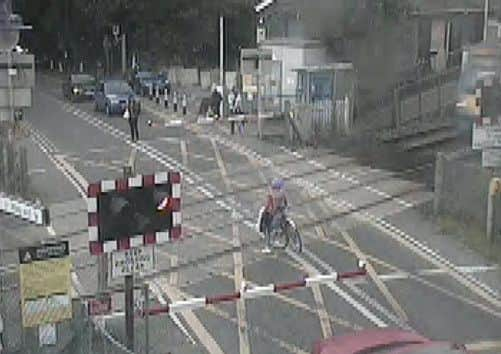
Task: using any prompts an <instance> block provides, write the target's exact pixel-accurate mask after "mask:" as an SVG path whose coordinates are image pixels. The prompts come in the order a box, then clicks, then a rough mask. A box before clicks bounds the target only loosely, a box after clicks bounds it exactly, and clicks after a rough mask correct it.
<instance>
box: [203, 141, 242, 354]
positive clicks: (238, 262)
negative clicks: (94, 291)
mask: <svg viewBox="0 0 501 354" xmlns="http://www.w3.org/2000/svg"><path fill="white" fill-rule="evenodd" d="M211 144H212V148H213V150H214V156H215V157H216V161H217V164H218V166H219V169H220V171H221V176H222V178H223V182H224V184H225V186H226V189H227V191H229V192H233V191H232V185H231V183H230V181H229V180H228V177H227V170H226V166H225V164H224V162H223V158H222V157H221V153H220V151H219V148H218V147H217V144H216V142H215V141H214V140H211ZM232 219H233V224H232V233H233V242H234V246H236V247H240V252H233V264H234V275H235V278H234V283H235V290H236V291H239V290H240V289H241V288H242V283H243V282H244V281H245V280H244V275H243V257H242V251H241V242H240V235H239V230H238V221H237V220H236V218H235V217H234V216H233V215H232ZM236 306H237V317H238V338H239V348H240V354H250V353H251V350H250V341H249V332H248V329H247V327H248V325H247V311H246V306H245V299H243V298H242V299H240V300H239V301H237V302H236Z"/></svg>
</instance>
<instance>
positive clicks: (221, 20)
mask: <svg viewBox="0 0 501 354" xmlns="http://www.w3.org/2000/svg"><path fill="white" fill-rule="evenodd" d="M224 52H225V51H224V17H223V16H221V17H220V18H219V84H220V85H221V90H222V92H221V94H222V96H223V101H222V107H219V108H220V110H221V112H220V117H221V118H223V119H224V103H225V101H226V100H225V86H226V85H225V80H224Z"/></svg>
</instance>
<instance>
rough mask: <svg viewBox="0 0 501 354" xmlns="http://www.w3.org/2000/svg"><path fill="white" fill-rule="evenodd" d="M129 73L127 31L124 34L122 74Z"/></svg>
mask: <svg viewBox="0 0 501 354" xmlns="http://www.w3.org/2000/svg"><path fill="white" fill-rule="evenodd" d="M126 74H127V41H126V36H125V33H124V34H122V75H124V77H125V75H126Z"/></svg>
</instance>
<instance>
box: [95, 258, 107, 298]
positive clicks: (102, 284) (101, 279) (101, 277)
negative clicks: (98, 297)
mask: <svg viewBox="0 0 501 354" xmlns="http://www.w3.org/2000/svg"><path fill="white" fill-rule="evenodd" d="M97 262H98V263H97V269H98V270H97V287H98V291H99V292H105V291H106V287H107V285H108V284H107V283H108V255H107V254H106V253H103V254H101V255H100V256H98V260H97Z"/></svg>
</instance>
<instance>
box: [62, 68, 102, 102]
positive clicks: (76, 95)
mask: <svg viewBox="0 0 501 354" xmlns="http://www.w3.org/2000/svg"><path fill="white" fill-rule="evenodd" d="M95 87H96V79H95V78H94V76H92V75H88V74H73V75H70V76H69V77H68V78H67V79H66V80H65V81H64V82H63V96H64V98H65V99H68V100H70V101H72V102H73V101H82V100H91V99H92V98H94V92H95Z"/></svg>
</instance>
